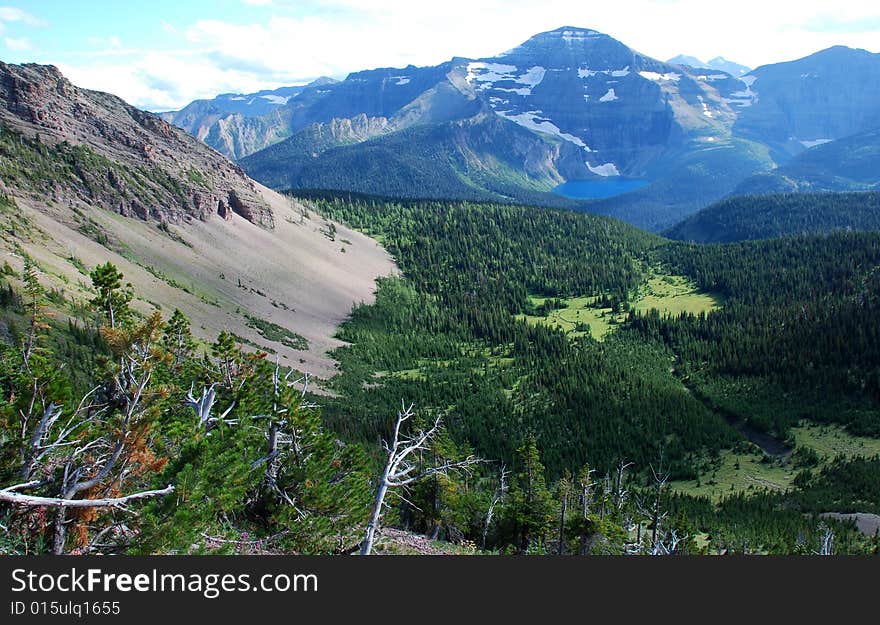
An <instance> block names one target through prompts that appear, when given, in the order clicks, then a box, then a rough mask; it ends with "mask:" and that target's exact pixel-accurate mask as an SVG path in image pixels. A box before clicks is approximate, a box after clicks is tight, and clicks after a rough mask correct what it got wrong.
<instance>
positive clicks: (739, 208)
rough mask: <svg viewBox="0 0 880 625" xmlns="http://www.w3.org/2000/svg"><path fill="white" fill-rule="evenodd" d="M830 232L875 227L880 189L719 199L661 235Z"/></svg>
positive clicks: (722, 237) (712, 239) (707, 239)
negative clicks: (858, 191)
mask: <svg viewBox="0 0 880 625" xmlns="http://www.w3.org/2000/svg"><path fill="white" fill-rule="evenodd" d="M835 230H880V193H876V192H874V193H870V192H869V193H802V194H799V193H789V194H781V195H761V196H756V195H755V196H751V195H750V196H738V197H734V198H730V199H727V200H724V201H722V202H718V203H717V204H714V205H712V206H709V207H708V208H705V209H703V210H701V211H700V212H698V213H697V214H695V215H693V216H691V217H689V218H687V219H686V220H684V221H683V222H681V223H680V224H678V225H676V226H674V227H672V228H670V229H669V230H667V231H666V232H664V233H663V234H664V235H665V236H667V237H669V238H671V239H678V240H682V241H696V242H698V243H729V242H732V241H748V240H754V239H771V238H777V237H784V236H792V235H801V234H824V233H828V232H832V231H835Z"/></svg>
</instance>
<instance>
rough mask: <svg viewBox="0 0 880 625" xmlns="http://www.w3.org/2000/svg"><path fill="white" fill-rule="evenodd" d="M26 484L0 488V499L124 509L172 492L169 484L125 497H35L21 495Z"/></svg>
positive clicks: (27, 503)
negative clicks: (133, 503) (128, 504)
mask: <svg viewBox="0 0 880 625" xmlns="http://www.w3.org/2000/svg"><path fill="white" fill-rule="evenodd" d="M26 487H27V485H26V484H16V485H15V486H10V487H8V488H4V489H2V490H0V501H5V502H8V503H11V504H13V505H17V506H28V507H40V506H49V507H65V508H120V509H124V506H125V504H126V503H128V502H130V501H135V500H138V499H148V498H150V497H161V496H163V495H168V494H170V493H173V492H174V486H171V485H170V484H169V485H168V486H166V487H165V488H163V489H161V490H145V491H141V492H139V493H133V494H131V495H126V496H125V497H113V498H107V499H63V498H60V497H36V496H33V495H23V494H21V493H19V492H16V491H18V490H21V489H23V488H26Z"/></svg>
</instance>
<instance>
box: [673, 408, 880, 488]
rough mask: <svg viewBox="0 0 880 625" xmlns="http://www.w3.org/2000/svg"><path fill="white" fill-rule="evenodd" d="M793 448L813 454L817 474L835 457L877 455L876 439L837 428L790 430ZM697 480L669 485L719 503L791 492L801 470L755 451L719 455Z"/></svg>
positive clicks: (804, 426) (804, 425)
mask: <svg viewBox="0 0 880 625" xmlns="http://www.w3.org/2000/svg"><path fill="white" fill-rule="evenodd" d="M791 434H792V437H793V438H794V441H795V448H798V447H803V448H806V449H811V450H813V451H815V452H816V453H817V454H818V456H819V464H818V465H816V466H815V467H811V469H812V470H813V472H814V473H815V472H818V471H820V470H821V469H822V468H824V467H825V466H827V465H828V464H830V462H831V461H832V460H833V459H834V458H835V457H836V456H838V455H843V456H846V457H848V458H854V457H856V456H866V457H870V456H874V455H876V454H880V439H876V438H867V437H863V436H853V435H852V434H849V433H847V432H846V430H844V429H843V428H842V427H840V426H837V425H813V424H807V423H806V422H803V423H802V424H801V425H798V426H797V427H793V428H791ZM708 464H709V466H707V467H706V468H705V469H704V471H703V472H702V475H701V476H700V479H699V480H682V481H677V482H671V483H670V488H671V489H672V490H674V491H677V492H681V493H685V494H688V495H693V496H698V497H710V498H711V499H713V500H716V501H717V500H719V499H721V497H723V496H725V495H729V494H733V493H740V492H745V491H749V490H762V489H770V490H778V491H784V490H788V489H789V488H791V486H792V483H793V482H794V478H795V477H796V476H797V474H798V473H799V472H800V471H801V470H802V469H803V468H804V467H801V466H796V464H795V463H794V462H792V461H791V459H790V458H788V457H783V458H769V457H767V456H764V454H763V453H761V452H760V451H758V450H757V449H756V450H755V451H754V453H736V452H734V451H732V450H725V451H722V452H721V456H720V458H719V459H718V460H717V461H716V462H714V463H712V462H709V463H708Z"/></svg>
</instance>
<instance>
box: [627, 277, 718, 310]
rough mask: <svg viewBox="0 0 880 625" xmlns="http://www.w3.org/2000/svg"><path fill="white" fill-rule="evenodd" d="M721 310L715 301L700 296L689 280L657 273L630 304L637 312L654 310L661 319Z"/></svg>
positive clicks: (709, 295)
mask: <svg viewBox="0 0 880 625" xmlns="http://www.w3.org/2000/svg"><path fill="white" fill-rule="evenodd" d="M720 306H721V302H720V301H719V299H718V298H717V297H715V296H714V295H711V294H709V293H703V292H702V291H700V290H699V289H698V288H697V286H696V284H694V283H693V281H691V280H689V279H688V278H685V277H684V276H671V275H660V274H656V273H655V274H653V275H652V276H651V277H650V278H649V279H648V281H647V283H646V284H645V285H643V286H642V288H640V289H639V296H638V298H637V299H636V300H635V302H634V303H633V309H634V310H636V311H638V312H648V311H649V310H651V309H656V310H657V311H658V312H659V313H660V314H661V315H672V316H678V315H680V314H681V313H690V314H692V315H699V314H700V313H710V312H712V311H713V310H717V309H718V308H719V307H720Z"/></svg>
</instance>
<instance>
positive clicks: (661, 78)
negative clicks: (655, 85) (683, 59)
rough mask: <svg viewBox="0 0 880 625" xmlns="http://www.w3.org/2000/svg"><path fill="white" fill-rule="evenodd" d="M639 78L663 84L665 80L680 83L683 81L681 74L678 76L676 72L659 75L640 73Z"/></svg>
mask: <svg viewBox="0 0 880 625" xmlns="http://www.w3.org/2000/svg"><path fill="white" fill-rule="evenodd" d="M639 76H641V77H642V78H647V79H648V80H653V81H655V82H661V81H664V80H665V81H667V82H678V81H679V80H680V79H681V74H676V73H675V72H667V73H665V74H658V73H657V72H639Z"/></svg>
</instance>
